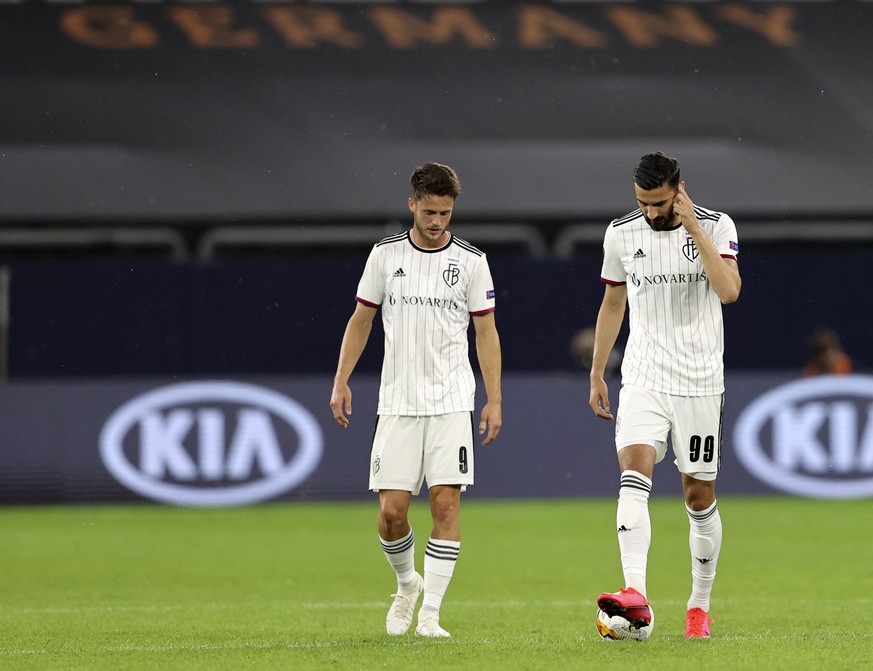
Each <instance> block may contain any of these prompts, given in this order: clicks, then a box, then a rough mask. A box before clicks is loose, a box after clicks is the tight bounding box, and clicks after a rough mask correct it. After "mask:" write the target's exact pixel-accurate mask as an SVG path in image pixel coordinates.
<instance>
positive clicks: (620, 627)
mask: <svg viewBox="0 0 873 671" xmlns="http://www.w3.org/2000/svg"><path fill="white" fill-rule="evenodd" d="M649 609H650V610H651V611H652V621H651V622H649V624H647V625H645V626H643V627H635V626H633V625H632V624H631V623H630V622H629V621H628V620H627V619H626V618H624V617H622V616H621V615H613V616H612V617H610V616H609V615H607V614H606V613H604V612H603V611H602V610H600V609H599V608H598V609H597V617H596V618H595V620H594V624H595V625H597V633H598V634H600V635H601V636H602V637H603V640H605V641H646V640H648V639H649V636H651V635H652V631H653V630H654V629H655V611H654V609H652V607H651V605H650V606H649Z"/></svg>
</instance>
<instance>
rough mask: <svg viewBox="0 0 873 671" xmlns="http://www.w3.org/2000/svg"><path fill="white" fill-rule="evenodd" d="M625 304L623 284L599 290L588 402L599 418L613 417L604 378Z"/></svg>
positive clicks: (625, 289) (625, 291) (622, 318)
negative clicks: (598, 307) (600, 299)
mask: <svg viewBox="0 0 873 671" xmlns="http://www.w3.org/2000/svg"><path fill="white" fill-rule="evenodd" d="M626 305H627V286H626V285H624V284H621V285H607V286H606V289H605V291H604V292H603V302H602V303H601V304H600V311H599V312H598V313H597V325H596V326H595V329H594V355H593V357H592V360H591V376H590V377H591V392H590V394H589V396H588V405H590V406H591V409H592V410H593V411H594V414H595V415H597V416H598V417H600V418H601V419H613V415H612V410H611V409H610V405H609V389H608V388H607V385H606V380H605V378H604V375H605V371H606V362H607V360H608V359H609V353H610V352H612V348H613V347H614V346H615V340H616V338H618V332H619V330H620V329H621V324H622V322H623V321H624V312H625V306H626Z"/></svg>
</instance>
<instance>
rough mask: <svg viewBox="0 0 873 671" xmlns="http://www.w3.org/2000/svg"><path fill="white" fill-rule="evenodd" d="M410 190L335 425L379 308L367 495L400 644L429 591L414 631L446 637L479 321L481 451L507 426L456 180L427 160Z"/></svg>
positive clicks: (362, 312) (382, 251)
mask: <svg viewBox="0 0 873 671" xmlns="http://www.w3.org/2000/svg"><path fill="white" fill-rule="evenodd" d="M411 185H412V195H411V196H410V197H409V202H408V204H409V210H410V212H412V217H413V223H412V228H411V229H410V230H409V231H407V232H405V233H400V234H397V235H393V236H391V237H388V238H385V239H384V240H382V241H381V242H378V243H377V244H376V245H375V246H374V247H373V250H372V251H371V252H370V256H369V258H368V259H367V264H366V267H365V268H364V273H363V276H362V277H361V280H360V283H359V284H358V290H357V294H356V300H357V306H356V308H355V311H354V313H353V314H352V317H351V319H349V323H348V325H347V327H346V331H345V335H344V336H343V341H342V346H341V347H340V356H339V363H338V365H337V372H336V376H335V378H334V384H333V391H332V393H331V399H330V407H331V409H332V411H333V416H334V418H335V419H336V421H337V422H339V424H340V425H341V426H342V427H346V426H348V423H349V419H348V417H347V416H346V415H347V414H348V415H350V414H351V413H352V392H351V389H350V388H349V384H348V381H349V377H350V376H351V374H352V371H353V370H354V367H355V365H356V364H357V362H358V360H359V359H360V356H361V353H362V352H363V350H364V346H365V345H366V343H367V339H368V337H369V334H370V330H371V327H372V323H373V318H374V316H375V314H376V311H377V310H378V309H379V308H381V310H382V325H383V327H384V332H385V356H384V360H383V364H382V381H381V385H380V388H379V406H378V409H377V415H378V418H377V423H376V431H375V434H374V437H373V448H372V453H371V456H370V483H369V488H370V489H371V490H373V491H375V492H378V493H379V526H378V529H379V542H380V543H381V546H382V550H383V552H384V553H385V557H386V559H387V560H388V563H389V564H390V565H391V567H392V568H393V569H394V572H395V573H396V575H397V592H396V594H394V595H392V596H394V602H393V603H392V604H391V607H390V608H389V610H388V616H387V617H386V620H385V626H386V629H387V631H388V633H389V634H391V635H395V636H396V635H401V634H405V633H406V632H407V631H408V630H409V627H410V625H411V624H412V619H413V613H414V611H415V606H416V604H417V602H418V598H419V596H420V595H421V593H422V591H423V592H424V598H423V600H422V605H421V608H420V609H419V611H418V623H417V626H416V629H415V633H416V634H417V635H419V636H428V637H448V636H450V634H449V633H448V632H447V631H446V630H445V629H443V628H442V627H441V626H440V620H439V616H440V606H441V604H442V601H443V597H444V595H445V593H446V590H447V588H448V586H449V582H450V580H451V578H452V574H453V572H454V569H455V563H456V561H457V558H458V552H459V550H460V547H461V526H460V512H459V505H460V497H461V492H462V491H463V490H464V489H466V487H467V486H468V485H472V484H473V470H474V469H473V466H474V454H473V452H474V450H473V444H474V430H473V410H474V409H475V398H474V397H475V378H474V376H473V370H472V367H471V366H470V357H469V352H468V349H469V348H468V340H467V332H468V329H469V324H470V316H471V315H472V316H473V324H474V326H475V331H476V354H477V357H478V360H479V368H480V370H481V372H482V379H483V382H484V385H485V392H486V403H485V406H484V407H483V408H482V412H481V415H480V421H479V426H478V429H479V434H480V435H483V434H484V436H485V438H484V440H483V444H484V445H488V444H489V443H491V442H492V441H493V440H494V439H495V438H496V437H497V434H498V433H499V432H500V427H501V424H502V417H501V403H502V398H501V390H500V375H501V355H500V338H499V337H498V334H497V328H496V326H495V322H494V284H493V282H492V280H491V271H490V269H489V267H488V261H487V260H486V258H485V254H483V253H482V252H481V251H479V250H478V249H476V248H475V247H474V246H472V245H471V244H469V243H467V242H465V241H463V240H461V239H460V238H457V237H455V236H454V235H452V234H451V233H450V232H449V231H448V230H447V229H448V226H449V222H450V221H451V218H452V210H453V208H454V204H455V199H456V198H457V197H458V195H459V194H460V182H459V180H458V176H457V174H456V173H455V171H454V170H453V169H452V168H450V167H449V166H446V165H441V164H439V163H426V164H424V165H422V166H419V167H418V168H416V169H415V171H414V172H413V173H412V178H411ZM425 479H426V480H427V486H428V494H429V497H430V508H431V514H432V517H433V529H432V531H431V535H430V538H429V539H428V541H427V547H426V550H425V556H424V577H423V578H422V576H421V574H419V573H417V572H416V570H415V534H414V533H413V530H412V527H411V525H410V523H409V519H408V511H409V504H410V501H411V499H412V496H413V495H414V494H418V493H419V491H420V489H421V485H422V482H423V480H425Z"/></svg>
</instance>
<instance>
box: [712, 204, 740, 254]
mask: <svg viewBox="0 0 873 671" xmlns="http://www.w3.org/2000/svg"><path fill="white" fill-rule="evenodd" d="M712 244H713V245H715V248H716V250H717V251H718V253H719V254H720V255H721V256H722V257H724V258H727V259H736V258H737V255H738V254H739V253H740V241H739V239H738V238H737V226H736V224H735V223H734V220H733V219H731V218H730V217H729V216H728V215H726V214H724V213H722V215H721V217H720V218H719V220H718V227H717V228H716V230H715V232H714V235H713V240H712Z"/></svg>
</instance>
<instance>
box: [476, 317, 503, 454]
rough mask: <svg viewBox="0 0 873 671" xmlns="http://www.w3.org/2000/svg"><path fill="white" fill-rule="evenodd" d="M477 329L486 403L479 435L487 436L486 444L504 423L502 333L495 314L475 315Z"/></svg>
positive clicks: (480, 420) (477, 346)
mask: <svg viewBox="0 0 873 671" xmlns="http://www.w3.org/2000/svg"><path fill="white" fill-rule="evenodd" d="M473 326H474V327H475V329H476V356H477V358H478V359H479V369H480V370H481V371H482V381H483V382H484V384H485V395H486V403H485V407H483V408H482V414H481V416H480V419H479V435H480V436H481V435H484V436H485V440H483V441H482V444H483V445H488V444H489V443H491V442H493V441H494V439H495V438H497V434H499V433H500V427H501V426H502V425H503V411H502V409H501V407H502V403H503V395H502V392H501V390H500V376H501V367H502V366H501V354H500V336H499V335H498V333H497V325H496V323H495V321H494V313H493V312H491V313H489V314H486V315H481V316H478V317H473Z"/></svg>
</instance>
